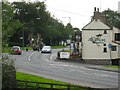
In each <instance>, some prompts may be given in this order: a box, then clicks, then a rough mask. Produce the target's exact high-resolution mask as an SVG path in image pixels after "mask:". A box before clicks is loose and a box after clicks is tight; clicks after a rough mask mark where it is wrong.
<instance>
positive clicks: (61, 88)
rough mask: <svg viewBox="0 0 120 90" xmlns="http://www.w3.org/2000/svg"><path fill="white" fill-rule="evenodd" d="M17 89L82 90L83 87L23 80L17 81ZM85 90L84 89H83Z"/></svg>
mask: <svg viewBox="0 0 120 90" xmlns="http://www.w3.org/2000/svg"><path fill="white" fill-rule="evenodd" d="M17 88H25V89H30V90H46V89H49V90H81V89H82V90H83V89H85V88H84V87H81V86H77V85H70V84H54V83H45V82H31V81H24V80H17ZM85 90H86V89H85Z"/></svg>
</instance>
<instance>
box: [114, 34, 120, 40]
mask: <svg viewBox="0 0 120 90" xmlns="http://www.w3.org/2000/svg"><path fill="white" fill-rule="evenodd" d="M115 41H120V33H115Z"/></svg>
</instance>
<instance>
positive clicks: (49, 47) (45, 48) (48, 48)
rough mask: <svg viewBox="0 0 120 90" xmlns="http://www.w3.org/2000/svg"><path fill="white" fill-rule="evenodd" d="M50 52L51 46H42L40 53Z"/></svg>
mask: <svg viewBox="0 0 120 90" xmlns="http://www.w3.org/2000/svg"><path fill="white" fill-rule="evenodd" d="M51 52H52V48H51V46H43V48H42V50H41V53H51Z"/></svg>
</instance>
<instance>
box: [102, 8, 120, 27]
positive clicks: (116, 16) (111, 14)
mask: <svg viewBox="0 0 120 90" xmlns="http://www.w3.org/2000/svg"><path fill="white" fill-rule="evenodd" d="M103 14H105V16H106V17H107V22H109V23H110V24H112V25H113V26H115V27H117V28H119V29H120V13H118V12H116V11H112V10H110V9H108V10H105V11H103Z"/></svg>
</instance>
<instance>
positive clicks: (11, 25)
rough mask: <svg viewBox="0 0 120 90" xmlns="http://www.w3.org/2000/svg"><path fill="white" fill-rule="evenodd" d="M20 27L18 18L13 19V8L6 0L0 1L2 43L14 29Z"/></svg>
mask: <svg viewBox="0 0 120 90" xmlns="http://www.w3.org/2000/svg"><path fill="white" fill-rule="evenodd" d="M19 27H21V23H20V22H19V20H17V19H14V8H13V7H12V6H11V5H10V3H8V2H3V3H2V36H3V44H4V43H5V42H7V41H8V40H9V37H11V36H12V35H13V34H14V33H15V30H16V29H18V28H19Z"/></svg>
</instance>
